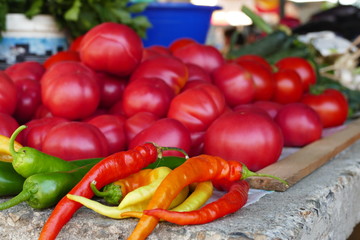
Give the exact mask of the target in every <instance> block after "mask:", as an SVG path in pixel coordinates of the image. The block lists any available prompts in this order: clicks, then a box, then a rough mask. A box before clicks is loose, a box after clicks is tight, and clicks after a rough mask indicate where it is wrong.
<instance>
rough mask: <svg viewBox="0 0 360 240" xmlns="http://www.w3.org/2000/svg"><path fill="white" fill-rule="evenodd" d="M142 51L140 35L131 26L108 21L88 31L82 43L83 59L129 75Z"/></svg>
mask: <svg viewBox="0 0 360 240" xmlns="http://www.w3.org/2000/svg"><path fill="white" fill-rule="evenodd" d="M142 53H143V44H142V41H141V38H140V37H139V36H138V35H137V34H136V32H135V31H134V30H133V29H131V28H130V27H128V26H126V25H123V24H118V23H114V22H105V23H102V24H99V25H97V26H96V27H94V28H92V29H91V30H90V31H88V32H87V33H86V34H85V36H84V38H83V39H82V41H81V44H80V59H81V61H82V62H83V63H85V64H86V65H87V66H89V67H91V68H92V69H94V70H97V71H104V72H107V73H111V74H115V75H118V76H128V75H130V74H131V73H132V72H133V71H134V70H135V68H136V67H137V65H138V64H139V63H140V61H141V58H142Z"/></svg>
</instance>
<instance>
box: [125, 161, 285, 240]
mask: <svg viewBox="0 0 360 240" xmlns="http://www.w3.org/2000/svg"><path fill="white" fill-rule="evenodd" d="M249 176H267V177H272V178H275V179H278V180H280V181H282V182H284V181H283V180H281V179H279V178H277V177H274V176H270V175H266V174H265V175H264V174H257V173H254V172H251V171H250V170H249V169H248V168H247V167H246V166H245V165H243V164H242V163H240V162H236V161H226V160H224V159H222V158H220V157H216V156H209V155H200V156H196V157H192V158H189V159H188V160H187V161H186V162H185V163H183V164H182V165H181V166H179V167H177V168H175V169H174V170H173V171H172V172H171V173H169V175H167V176H166V177H165V179H164V180H163V181H162V183H161V184H160V186H159V187H158V188H157V190H156V192H155V193H154V195H153V197H152V199H151V200H150V202H149V204H148V206H147V208H146V209H147V210H148V209H155V208H161V209H167V208H168V207H169V205H170V203H171V201H172V200H173V199H174V198H175V197H176V196H177V195H178V194H179V192H180V191H181V189H183V188H184V187H185V186H187V185H189V184H191V183H193V182H203V181H209V180H217V179H227V180H229V181H238V180H242V179H245V178H247V177H249ZM285 183H286V182H285ZM158 222H159V218H157V217H153V216H149V215H145V214H144V215H143V216H142V217H141V218H140V220H139V222H138V224H137V225H136V227H135V229H134V231H133V232H132V234H131V235H130V237H129V238H128V240H132V239H145V238H146V237H147V236H148V235H149V234H150V233H151V232H152V231H153V229H154V228H155V227H156V225H157V223H158Z"/></svg>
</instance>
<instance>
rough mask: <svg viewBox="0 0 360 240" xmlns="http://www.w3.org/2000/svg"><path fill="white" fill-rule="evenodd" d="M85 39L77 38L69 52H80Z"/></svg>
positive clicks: (82, 36)
mask: <svg viewBox="0 0 360 240" xmlns="http://www.w3.org/2000/svg"><path fill="white" fill-rule="evenodd" d="M83 38H84V35H81V36H79V37H77V38H75V39H74V40H73V41H72V42H71V44H70V47H69V50H70V51H75V52H79V51H80V46H81V41H82V39H83Z"/></svg>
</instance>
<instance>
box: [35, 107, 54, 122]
mask: <svg viewBox="0 0 360 240" xmlns="http://www.w3.org/2000/svg"><path fill="white" fill-rule="evenodd" d="M53 116H54V115H53V114H52V113H51V112H50V110H49V109H48V108H47V107H46V106H45V105H44V104H40V105H39V106H38V107H37V109H36V111H35V114H34V117H33V118H34V119H37V118H45V117H53Z"/></svg>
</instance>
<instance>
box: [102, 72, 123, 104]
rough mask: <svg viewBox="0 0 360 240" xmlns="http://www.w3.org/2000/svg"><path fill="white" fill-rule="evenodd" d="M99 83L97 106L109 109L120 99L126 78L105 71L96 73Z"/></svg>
mask: <svg viewBox="0 0 360 240" xmlns="http://www.w3.org/2000/svg"><path fill="white" fill-rule="evenodd" d="M96 75H97V77H98V80H99V85H100V105H99V107H101V108H105V109H109V108H111V107H112V106H113V105H114V104H115V103H116V102H118V101H119V100H121V99H122V96H123V92H124V89H125V87H126V85H127V79H125V78H120V77H117V76H114V75H110V74H106V73H100V72H98V73H96Z"/></svg>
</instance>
